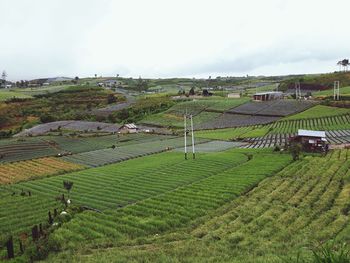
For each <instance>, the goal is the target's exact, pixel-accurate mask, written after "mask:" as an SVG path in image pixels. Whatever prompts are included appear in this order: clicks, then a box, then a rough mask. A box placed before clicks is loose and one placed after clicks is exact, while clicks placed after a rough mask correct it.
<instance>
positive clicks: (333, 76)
mask: <svg viewBox="0 0 350 263" xmlns="http://www.w3.org/2000/svg"><path fill="white" fill-rule="evenodd" d="M336 80H338V81H340V85H341V87H345V86H350V72H334V73H327V74H314V75H304V76H295V77H291V78H289V79H287V80H284V81H282V82H281V84H280V87H279V88H280V89H281V90H284V91H286V90H288V89H294V85H295V82H297V81H299V82H300V88H301V89H302V90H314V91H316V90H327V89H331V88H333V85H334V81H336Z"/></svg>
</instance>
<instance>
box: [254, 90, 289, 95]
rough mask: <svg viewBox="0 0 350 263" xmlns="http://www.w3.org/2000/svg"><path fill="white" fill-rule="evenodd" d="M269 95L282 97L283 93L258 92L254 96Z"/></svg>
mask: <svg viewBox="0 0 350 263" xmlns="http://www.w3.org/2000/svg"><path fill="white" fill-rule="evenodd" d="M268 94H274V95H282V94H283V92H281V91H265V92H257V93H255V94H254V95H268Z"/></svg>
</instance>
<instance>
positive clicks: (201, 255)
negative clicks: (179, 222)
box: [50, 150, 350, 263]
mask: <svg viewBox="0 0 350 263" xmlns="http://www.w3.org/2000/svg"><path fill="white" fill-rule="evenodd" d="M349 155H350V151H349V150H343V151H336V152H334V153H332V154H330V155H328V156H327V157H306V158H304V159H302V160H300V161H297V162H294V163H292V164H291V165H289V166H287V167H286V168H285V169H284V170H282V171H281V172H280V173H279V174H278V175H276V176H273V177H270V178H267V179H265V180H264V181H263V182H261V183H260V184H259V186H258V187H257V188H255V189H254V190H253V191H251V192H249V193H248V194H245V195H243V196H241V197H239V198H237V199H235V200H233V201H232V202H230V203H227V204H226V205H224V206H223V207H222V208H220V209H218V210H217V211H216V215H215V217H213V218H211V219H208V220H203V223H202V224H200V225H199V226H194V227H188V228H187V229H184V230H183V231H181V232H173V233H169V234H165V235H160V236H153V237H150V238H149V239H146V240H143V241H141V242H139V243H138V244H132V243H129V244H128V245H125V246H121V247H109V248H107V249H103V248H95V249H92V250H90V251H86V250H85V252H84V251H83V250H81V251H77V252H76V253H75V254H69V253H67V254H61V255H60V256H59V257H58V258H55V257H51V258H50V262H55V261H57V262H58V261H59V260H63V259H66V260H67V259H71V257H72V256H73V258H74V262H111V261H114V260H116V259H118V261H120V262H179V261H180V262H260V263H262V262H264V263H265V262H268V263H270V262H271V263H272V262H310V263H311V262H321V261H314V260H313V255H312V253H311V249H312V248H315V247H317V246H319V244H320V242H326V241H327V240H328V241H329V240H331V239H333V238H335V239H336V242H337V243H342V242H345V244H348V245H349V243H350V239H349V234H350V224H349V219H350V218H349V216H350V215H349V213H348V207H349V206H350V201H349V198H348V196H349V193H350V172H349V171H350V170H349V168H350V162H349V159H348V158H349ZM255 169H256V167H255ZM238 170H239V169H238ZM238 173H239V172H238ZM298 257H299V260H298ZM322 262H326V261H322ZM327 262H348V261H327Z"/></svg>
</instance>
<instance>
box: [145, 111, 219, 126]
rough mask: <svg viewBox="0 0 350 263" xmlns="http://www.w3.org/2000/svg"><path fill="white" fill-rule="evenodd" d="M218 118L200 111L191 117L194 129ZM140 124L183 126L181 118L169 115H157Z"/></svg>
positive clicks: (210, 113) (214, 114) (217, 114)
mask: <svg viewBox="0 0 350 263" xmlns="http://www.w3.org/2000/svg"><path fill="white" fill-rule="evenodd" d="M219 116H220V113H216V112H207V111H202V112H201V113H199V114H198V115H196V116H194V117H193V124H194V126H195V127H198V126H200V125H205V123H207V122H209V121H212V120H214V119H216V118H218V117H219ZM141 123H142V124H146V125H154V126H161V127H170V128H182V127H183V125H184V119H183V116H180V115H174V114H169V113H159V114H154V115H150V116H148V117H146V118H145V119H143V120H142V121H141Z"/></svg>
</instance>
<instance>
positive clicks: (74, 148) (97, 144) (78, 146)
mask: <svg viewBox="0 0 350 263" xmlns="http://www.w3.org/2000/svg"><path fill="white" fill-rule="evenodd" d="M168 138H173V137H172V136H163V135H153V134H144V133H137V134H136V133H135V134H117V135H106V136H97V137H86V138H82V137H66V136H50V137H44V139H45V141H47V142H49V143H50V144H52V145H55V146H56V147H58V148H59V149H62V150H64V151H69V152H72V153H81V152H87V151H94V150H99V149H105V148H111V147H112V146H113V145H114V146H120V145H129V144H137V143H143V142H151V141H157V140H163V139H168Z"/></svg>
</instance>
